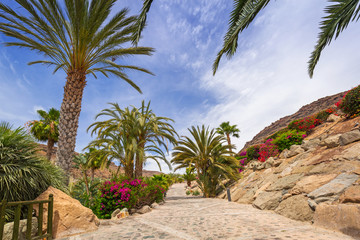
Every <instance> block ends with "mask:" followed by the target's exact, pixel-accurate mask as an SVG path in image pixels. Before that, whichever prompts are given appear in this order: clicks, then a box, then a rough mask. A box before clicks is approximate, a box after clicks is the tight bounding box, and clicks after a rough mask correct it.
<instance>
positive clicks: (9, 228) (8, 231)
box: [2, 217, 38, 240]
mask: <svg viewBox="0 0 360 240" xmlns="http://www.w3.org/2000/svg"><path fill="white" fill-rule="evenodd" d="M37 225H38V221H37V218H36V217H33V218H32V220H31V236H32V237H34V236H35V235H36V233H37V229H38V228H37ZM13 229H14V222H9V223H6V224H5V226H4V232H3V238H2V239H3V240H11V239H13V238H12V235H13ZM26 230H27V220H26V219H25V220H20V224H19V236H18V240H25V239H26Z"/></svg>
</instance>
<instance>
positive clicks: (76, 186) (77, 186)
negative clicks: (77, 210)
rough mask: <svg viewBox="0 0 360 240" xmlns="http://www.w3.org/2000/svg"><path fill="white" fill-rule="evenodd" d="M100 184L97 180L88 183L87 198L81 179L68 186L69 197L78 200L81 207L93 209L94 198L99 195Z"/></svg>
mask: <svg viewBox="0 0 360 240" xmlns="http://www.w3.org/2000/svg"><path fill="white" fill-rule="evenodd" d="M100 184H101V182H100V179H99V178H95V179H94V180H90V181H89V186H88V187H89V192H90V196H89V195H88V194H87V191H86V184H85V181H83V179H81V180H78V181H77V182H75V183H73V184H70V186H69V191H70V195H71V197H73V198H75V199H77V200H79V202H80V203H81V204H82V205H83V206H85V207H87V208H91V209H93V208H94V207H95V203H96V201H95V200H96V197H97V196H98V195H99V186H100Z"/></svg>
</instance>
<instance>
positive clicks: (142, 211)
mask: <svg viewBox="0 0 360 240" xmlns="http://www.w3.org/2000/svg"><path fill="white" fill-rule="evenodd" d="M148 212H151V208H150V207H149V206H148V205H145V206H143V207H142V208H140V209H139V210H137V211H136V213H140V214H144V213H148Z"/></svg>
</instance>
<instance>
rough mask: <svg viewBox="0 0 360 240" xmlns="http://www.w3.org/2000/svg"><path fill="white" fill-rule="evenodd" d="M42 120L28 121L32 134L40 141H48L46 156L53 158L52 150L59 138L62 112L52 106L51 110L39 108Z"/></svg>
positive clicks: (49, 158) (38, 111)
mask: <svg viewBox="0 0 360 240" xmlns="http://www.w3.org/2000/svg"><path fill="white" fill-rule="evenodd" d="M37 113H38V114H39V116H40V118H41V119H40V120H33V121H30V122H29V123H28V126H29V128H30V132H31V134H32V135H33V136H34V137H35V138H36V139H37V140H39V141H47V150H46V156H47V159H48V160H51V155H52V150H53V147H54V145H55V143H57V141H58V139H59V127H58V125H59V118H60V112H59V110H57V109H55V108H50V110H49V112H46V111H44V110H37Z"/></svg>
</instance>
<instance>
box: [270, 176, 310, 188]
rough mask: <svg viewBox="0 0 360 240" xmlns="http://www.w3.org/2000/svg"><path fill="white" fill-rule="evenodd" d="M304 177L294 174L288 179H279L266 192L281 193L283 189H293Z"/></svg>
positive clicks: (287, 177)
mask: <svg viewBox="0 0 360 240" xmlns="http://www.w3.org/2000/svg"><path fill="white" fill-rule="evenodd" d="M302 176H303V174H292V175H289V176H286V177H282V178H279V179H277V180H276V181H275V182H274V183H273V184H271V185H270V186H269V187H268V188H267V189H266V190H267V191H281V190H283V189H290V188H293V187H294V186H295V184H296V182H297V181H298V180H299V179H300V178H301V177H302Z"/></svg>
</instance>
